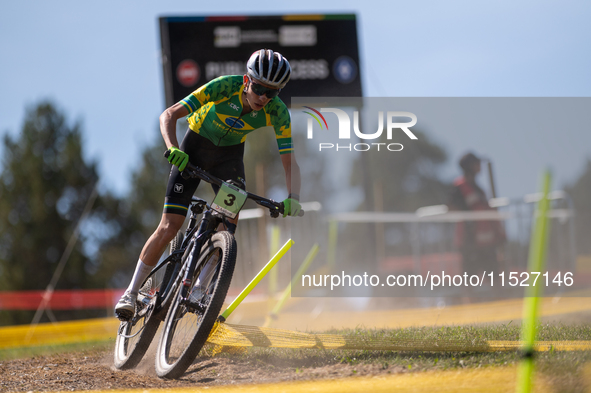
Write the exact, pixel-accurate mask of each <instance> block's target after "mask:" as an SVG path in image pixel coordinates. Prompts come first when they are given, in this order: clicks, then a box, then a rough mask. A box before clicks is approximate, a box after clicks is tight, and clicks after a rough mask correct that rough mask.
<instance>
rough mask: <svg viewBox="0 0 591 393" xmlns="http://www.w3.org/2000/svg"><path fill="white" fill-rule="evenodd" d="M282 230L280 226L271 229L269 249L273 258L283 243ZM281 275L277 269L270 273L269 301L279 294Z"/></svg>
mask: <svg viewBox="0 0 591 393" xmlns="http://www.w3.org/2000/svg"><path fill="white" fill-rule="evenodd" d="M280 238H281V228H279V226H278V225H273V226H272V228H271V247H270V248H269V251H270V252H269V254H270V255H271V256H273V255H274V254H275V253H276V252H277V250H279V245H280V243H279V242H280V241H281V239H280ZM278 275H279V273H278V271H277V269H271V271H270V272H269V299H273V297H274V296H275V292H277V277H278Z"/></svg>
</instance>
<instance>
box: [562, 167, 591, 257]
mask: <svg viewBox="0 0 591 393" xmlns="http://www.w3.org/2000/svg"><path fill="white" fill-rule="evenodd" d="M565 191H566V192H567V193H568V194H569V195H570V197H571V198H572V201H573V205H574V208H575V239H576V245H577V253H578V254H579V255H582V254H587V255H589V254H591V243H590V242H589V232H591V203H590V201H591V160H589V159H588V160H587V163H586V165H585V169H584V170H583V173H582V174H581V176H580V177H579V178H578V179H577V180H576V181H575V182H574V183H573V184H572V185H570V186H567V187H565Z"/></svg>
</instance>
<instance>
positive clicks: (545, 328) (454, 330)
mask: <svg viewBox="0 0 591 393" xmlns="http://www.w3.org/2000/svg"><path fill="white" fill-rule="evenodd" d="M322 333H332V334H341V335H344V336H345V337H349V338H355V339H357V340H359V339H362V340H367V341H368V342H369V341H372V340H373V339H376V338H379V339H382V340H383V339H389V340H413V341H417V340H420V341H424V342H426V343H427V342H430V341H436V340H438V341H464V342H472V343H480V342H485V341H488V340H507V341H512V340H519V336H520V333H521V327H520V326H518V325H517V324H515V323H508V324H497V325H486V326H472V325H468V326H444V327H412V328H404V329H366V328H357V329H347V330H332V331H327V332H322ZM538 340H539V341H579V340H591V326H590V325H584V324H580V325H564V324H559V323H558V324H557V323H552V324H540V325H539V326H538ZM112 350H113V342H112V340H111V341H102V342H94V343H85V344H75V345H60V346H46V347H37V348H20V349H11V350H3V351H0V360H7V359H15V358H28V357H33V356H40V355H48V354H55V353H63V352H91V353H101V352H102V353H105V354H107V353H108V352H110V351H112ZM217 356H220V357H227V358H231V359H234V360H235V361H237V362H245V363H250V364H254V365H260V366H261V367H266V368H276V367H280V368H287V369H290V370H292V371H293V372H294V373H296V374H297V373H301V372H302V371H303V370H306V369H312V368H319V367H324V366H331V365H339V364H340V365H345V366H347V367H350V369H351V372H352V373H353V374H357V370H359V367H362V366H365V365H370V366H372V367H373V370H376V369H377V370H382V371H381V372H384V373H387V372H390V371H393V372H400V371H401V370H404V371H410V372H422V371H428V370H430V371H438V370H449V369H462V368H479V367H491V366H508V365H516V364H518V363H519V361H520V359H521V357H520V353H519V352H517V351H514V352H465V351H455V352H454V351H449V352H421V351H405V352H400V351H375V350H372V351H367V350H319V349H288V348H261V347H254V348H249V349H248V350H247V351H244V352H242V353H238V354H236V353H233V354H232V353H221V354H219V355H217ZM589 364H591V351H570V352H567V351H565V352H560V351H548V352H539V353H537V354H536V370H537V371H538V372H539V373H541V374H543V375H544V376H545V378H546V379H547V380H548V381H549V383H550V384H551V385H552V386H553V387H554V388H555V389H554V390H555V391H564V392H579V391H580V392H582V391H585V389H586V388H588V387H589V386H588V385H587V384H588V383H589V381H587V382H586V380H585V375H584V373H585V371H584V370H585V367H586V366H588V365H589Z"/></svg>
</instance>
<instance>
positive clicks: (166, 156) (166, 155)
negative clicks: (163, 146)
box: [164, 149, 170, 158]
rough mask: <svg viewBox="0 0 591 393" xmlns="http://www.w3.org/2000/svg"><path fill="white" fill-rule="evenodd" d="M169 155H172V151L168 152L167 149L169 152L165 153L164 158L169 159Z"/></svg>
mask: <svg viewBox="0 0 591 393" xmlns="http://www.w3.org/2000/svg"><path fill="white" fill-rule="evenodd" d="M169 155H170V150H168V149H167V150H166V151H165V152H164V158H168V156H169Z"/></svg>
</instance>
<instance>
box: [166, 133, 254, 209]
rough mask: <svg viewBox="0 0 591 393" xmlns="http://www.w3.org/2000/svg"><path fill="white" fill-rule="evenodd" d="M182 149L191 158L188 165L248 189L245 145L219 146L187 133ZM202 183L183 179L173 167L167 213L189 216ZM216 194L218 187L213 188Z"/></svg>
mask: <svg viewBox="0 0 591 393" xmlns="http://www.w3.org/2000/svg"><path fill="white" fill-rule="evenodd" d="M180 149H181V150H182V151H184V152H185V153H187V154H188V155H189V161H190V162H191V163H192V164H193V165H196V166H198V167H199V168H201V169H203V170H205V171H207V172H209V173H210V174H212V175H214V176H216V177H218V178H220V179H222V180H226V181H227V180H235V181H237V182H238V183H240V184H241V185H242V188H245V175H244V161H243V158H244V143H241V144H239V145H233V146H216V145H215V144H214V143H213V142H211V141H210V140H209V139H207V138H205V137H202V136H201V135H199V134H197V133H196V132H195V131H193V130H191V129H188V130H187V133H186V134H185V137H184V138H183V142H182V143H181V146H180ZM200 181H201V179H193V178H189V179H184V178H183V177H182V176H181V174H180V172H179V169H178V167H177V166H176V165H173V166H172V169H171V171H170V176H169V178H168V186H167V187H166V198H165V199H164V213H173V214H180V215H182V216H186V215H187V212H188V209H189V204H190V203H191V197H192V196H193V194H194V193H195V191H196V190H197V186H199V182H200ZM212 187H213V190H214V192H217V190H218V188H219V187H218V186H216V185H214V184H212Z"/></svg>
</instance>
